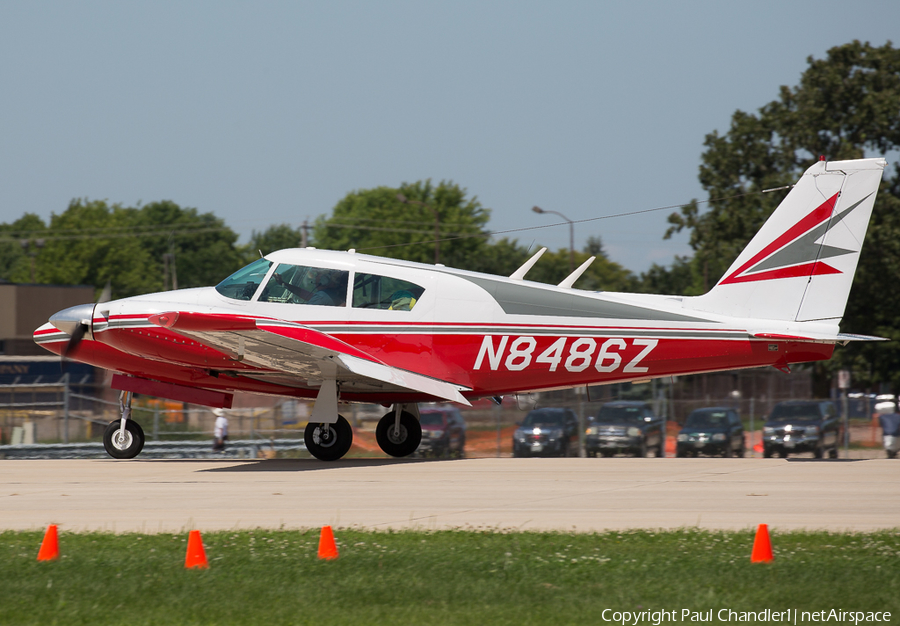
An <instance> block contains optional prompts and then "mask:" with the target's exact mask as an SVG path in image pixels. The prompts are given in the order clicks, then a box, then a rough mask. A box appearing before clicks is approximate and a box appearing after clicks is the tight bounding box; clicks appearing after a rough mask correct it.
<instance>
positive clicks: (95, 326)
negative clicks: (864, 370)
mask: <svg viewBox="0 0 900 626" xmlns="http://www.w3.org/2000/svg"><path fill="white" fill-rule="evenodd" d="M256 265H258V267H257V269H256V271H255V273H254V272H250V273H249V274H248V276H249V278H248V279H247V281H246V283H244V282H241V281H243V280H244V278H245V277H238V279H236V280H235V281H233V282H232V283H231V284H229V285H226V284H225V283H226V282H227V281H225V282H223V283H222V285H220V286H219V287H215V288H214V287H208V288H199V289H186V290H179V291H171V292H164V293H156V294H149V295H145V296H137V297H132V298H125V299H122V300H116V301H112V302H107V303H102V304H98V305H97V306H96V307H94V309H93V314H92V320H91V324H90V331H89V333H88V335H87V337H86V339H85V340H84V341H83V342H81V344H80V345H79V347H78V348H77V352H76V354H75V355H74V356H75V358H77V360H79V361H83V362H87V363H90V364H92V365H95V366H98V367H102V368H105V369H109V370H113V371H116V372H119V373H121V374H125V375H128V376H132V377H136V378H140V379H148V380H153V381H160V382H163V383H171V384H174V385H180V386H187V387H194V388H200V389H208V390H216V391H222V392H227V393H230V392H233V391H248V392H254V393H265V394H277V395H285V396H294V397H315V396H316V394H317V391H318V389H319V386H320V380H321V373H320V372H318V371H317V370H316V368H317V365H316V362H315V361H316V359H317V358H319V359H325V358H328V354H326V352H327V350H328V345H327V341H328V340H327V339H323V337H324V338H332V339H333V340H336V341H337V342H339V343H340V344H342V345H341V346H337V347H336V348H335V350H338V351H340V352H343V353H344V354H351V355H354V356H356V357H358V358H359V359H361V360H362V361H371V362H373V363H378V364H383V365H386V366H389V367H390V368H395V369H396V370H403V371H407V372H416V373H418V374H420V375H424V376H427V377H431V378H434V379H437V380H439V381H444V382H446V383H450V384H451V385H454V386H456V387H458V388H459V390H460V392H461V393H462V395H463V396H464V397H465V398H467V399H469V400H471V399H474V398H478V397H485V396H498V395H505V394H512V393H517V392H526V391H534V390H545V389H554V388H566V387H577V386H583V385H596V384H603V383H611V382H620V381H629V380H631V381H634V380H642V379H649V378H659V377H666V376H672V375H681V374H687V373H695V372H706V371H718V370H727V369H735V368H747V367H758V366H767V365H773V366H776V367H779V368H782V369H785V368H787V367H788V366H789V365H790V364H792V363H800V362H807V361H815V360H822V359H828V358H829V357H830V356H831V354H832V351H833V348H834V343H833V342H830V343H828V342H822V343H819V342H815V341H808V340H800V341H797V340H793V339H792V338H791V337H792V335H791V333H790V328H789V326H790V325H789V324H786V323H785V324H776V325H775V326H772V325H771V324H770V325H769V327H761V326H760V321H759V320H750V319H747V320H743V319H740V318H733V317H725V316H722V315H715V314H712V313H708V312H703V311H699V310H696V309H695V308H693V307H692V306H691V299H690V298H680V297H664V296H650V295H642V294H621V293H608V292H586V291H581V290H577V289H571V288H562V287H555V286H552V285H544V284H540V283H534V282H530V281H525V280H515V279H510V278H504V277H498V276H490V275H484V274H477V273H473V272H465V271H461V270H455V269H450V268H445V267H441V266H432V265H423V264H416V263H409V262H404V261H395V260H391V259H382V258H377V257H371V256H367V255H361V254H355V253H353V252H333V251H323V250H314V249H291V250H282V251H279V252H276V253H273V254H271V255H269V256H267V257H266V258H265V259H263V260H261V261H259V262H257V264H256ZM296 268H301V269H302V270H303V271H306V273H307V274H308V275H309V276H312V275H313V274H316V275H317V276H319V277H320V276H321V275H322V274H323V273H330V274H331V275H332V277H333V280H334V281H335V282H336V283H337V284H332V285H331V287H332V288H331V290H330V292H329V293H330V296H329V297H328V301H327V302H324V301H320V302H319V303H315V304H313V303H311V302H312V301H313V299H315V298H316V297H317V296H316V295H313V293H312V291H313V286H312V282H311V281H308V284H306V287H307V289H304V286H303V284H302V280H303V279H301V278H300V277H299V274H300V273H301V271H300V270H298V269H296ZM245 269H246V268H245ZM334 277H336V278H334ZM307 278H308V277H307ZM291 280H293V281H294V282H296V283H297V285H296V286H294V287H291V286H285V282H289V281H291ZM223 285H225V286H224V287H223ZM289 289H293V290H294V291H296V292H297V293H293V292H292V291H289ZM388 292H392V293H388ZM172 312H177V314H178V316H180V317H177V316H176V317H177V319H175V318H172V317H171V316H170V317H168V318H167V317H165V315H166V314H167V313H172ZM161 315H162V316H163V319H160V316H161ZM191 315H195V316H196V320H195V321H189V318H190V316H191ZM191 319H193V318H191ZM173 320H174V321H173ZM257 324H267V325H269V326H268V328H269V332H270V334H272V333H274V334H275V337H276V339H277V340H278V341H275V342H272V341H269V340H268V339H267V338H268V336H269V335H265V336H263V337H261V336H260V333H258V332H251V329H254V328H255V325H257ZM762 331H767V332H762ZM311 334H312V335H314V336H315V339H314V340H312V341H313V343H314V344H315V345H316V346H317V347H319V348H322V349H323V350H325V351H326V352H323V353H322V354H321V355H319V356H316V355H312V356H311V357H309V358H308V359H307V360H306V361H304V362H300V361H298V360H297V359H296V358H294V356H293V355H292V353H291V352H290V351H289V350H287V348H285V345H284V344H285V342H287V341H288V340H296V341H308V340H310V339H309V337H310V336H312V335H311ZM35 340H36V341H37V342H38V343H40V344H41V345H43V346H44V347H45V348H47V349H49V350H51V351H53V352H56V353H61V352H62V351H63V350H64V348H65V345H66V343H67V341H68V340H69V335H68V334H67V333H65V332H63V331H60V330H58V329H57V328H56V327H54V326H52V325H50V324H47V325H44V326H42V327H41V328H39V329H38V330H37V331H36V332H35ZM320 344H321V345H320ZM351 349H352V351H351ZM353 351H355V352H353ZM307 361H308V362H307ZM336 377H337V380H338V382H339V384H340V383H341V382H342V378H341V373H340V370H338V373H337V374H336ZM341 397H342V398H343V399H345V400H351V401H353V400H358V401H372V402H381V403H384V404H390V403H396V402H416V401H422V400H427V399H430V398H429V397H428V394H424V393H422V392H419V391H412V390H409V389H402V388H397V387H393V386H391V385H390V384H385V385H382V386H379V385H377V384H369V383H366V382H364V381H361V380H359V379H354V378H353V377H349V376H348V377H347V378H346V380H345V381H343V386H342V389H341Z"/></svg>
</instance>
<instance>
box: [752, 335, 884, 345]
mask: <svg viewBox="0 0 900 626" xmlns="http://www.w3.org/2000/svg"><path fill="white" fill-rule="evenodd" d="M750 336H751V337H754V338H756V339H774V340H777V341H810V342H815V343H847V342H849V341H889V340H888V339H887V338H886V337H873V336H872V335H852V334H849V333H836V334H831V333H814V332H813V333H810V332H804V333H802V334H794V333H770V332H757V333H753V332H751V333H750Z"/></svg>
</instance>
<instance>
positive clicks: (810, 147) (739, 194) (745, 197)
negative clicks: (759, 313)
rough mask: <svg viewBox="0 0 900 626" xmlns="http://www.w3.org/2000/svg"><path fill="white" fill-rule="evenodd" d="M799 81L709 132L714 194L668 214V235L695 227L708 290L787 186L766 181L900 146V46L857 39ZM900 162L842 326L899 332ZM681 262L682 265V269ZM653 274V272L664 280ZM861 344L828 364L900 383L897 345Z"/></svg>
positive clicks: (696, 268) (707, 159)
mask: <svg viewBox="0 0 900 626" xmlns="http://www.w3.org/2000/svg"><path fill="white" fill-rule="evenodd" d="M808 63H809V67H808V68H807V69H806V71H805V72H804V73H803V75H802V76H801V79H800V83H799V85H797V86H795V87H782V88H781V90H780V94H779V97H778V99H776V100H774V101H772V102H770V103H769V104H767V105H765V106H764V107H762V108H761V109H760V110H759V111H758V112H757V113H755V114H751V113H745V112H743V111H737V112H736V113H735V114H734V115H733V116H732V119H731V126H730V128H729V129H728V132H726V133H725V134H723V135H720V134H719V133H718V132H716V131H714V132H712V133H711V134H709V135H707V136H706V140H705V142H704V145H705V146H706V151H705V152H704V153H703V157H702V164H701V166H700V182H701V183H702V185H703V188H704V189H705V190H706V192H707V193H708V194H709V197H710V198H711V200H710V202H709V205H708V208H707V209H706V210H705V211H701V210H700V209H699V205H698V203H697V202H696V201H695V202H692V203H691V204H688V205H686V206H685V207H682V209H681V211H680V212H678V213H674V214H672V215H671V216H669V222H670V223H671V225H672V226H671V227H670V228H669V231H668V232H667V235H666V236H667V237H668V236H671V234H673V233H675V232H679V231H681V230H683V229H687V230H688V231H690V245H691V247H692V248H693V250H694V256H693V259H692V261H691V263H692V271H691V275H692V277H693V286H692V290H693V292H694V293H698V292H702V291H704V290H705V289H706V288H707V287H711V286H712V285H714V284H715V282H716V281H717V280H718V279H719V278H720V277H721V276H722V275H723V274H724V272H725V270H726V269H727V268H728V267H729V265H730V264H731V263H732V262H733V261H734V259H735V258H736V257H737V254H738V253H739V252H740V251H741V250H742V249H743V248H744V246H745V245H746V244H747V243H748V242H749V240H750V238H751V237H752V236H753V234H754V233H755V232H756V231H757V230H758V229H759V228H760V226H761V225H762V223H763V222H764V221H765V220H766V218H767V217H768V216H769V215H770V214H771V213H772V211H773V210H774V209H775V207H776V206H777V205H778V203H779V202H780V200H781V199H782V198H783V196H784V193H783V192H776V193H770V194H761V193H759V192H761V191H762V190H764V189H770V188H773V187H780V186H782V185H787V184H791V183H793V182H794V181H795V180H796V179H797V178H798V177H799V175H800V174H801V173H802V172H803V170H805V169H806V168H807V167H809V166H810V165H811V164H812V163H813V162H814V161H816V160H817V159H818V158H819V155H824V156H826V157H827V158H828V159H829V160H840V159H853V158H860V157H863V156H866V155H871V156H882V155H887V154H888V153H890V152H891V151H896V150H897V149H898V148H900V50H898V49H895V48H894V47H893V45H892V44H891V43H890V42H888V43H887V44H885V45H884V46H881V47H874V46H871V45H870V44H868V43H860V42H859V41H854V42H851V43H848V44H845V45H842V46H837V47H834V48H831V49H830V50H828V52H827V54H826V57H825V58H824V59H813V58H812V57H810V58H809V59H808ZM898 211H900V167H896V166H895V168H894V170H893V172H886V173H885V180H884V181H883V183H882V186H881V190H880V191H879V194H878V198H877V201H876V203H875V209H874V213H873V217H872V222H871V224H870V226H869V235H868V237H867V241H866V244H865V246H864V248H863V252H862V255H861V257H860V263H859V270H858V272H857V275H856V279H855V281H854V286H853V290H852V292H851V295H850V302H849V304H848V307H847V311H846V314H845V316H844V321H843V327H844V328H846V329H848V330H849V331H852V332H855V333H863V334H875V335H881V336H889V337H892V338H898V339H900V331H898V329H897V326H898V325H897V311H900V290H897V289H896V288H895V285H894V283H895V282H896V279H897V276H898V270H900V243H898V242H900V221H898V218H897V217H896V216H897V215H898ZM678 269H679V271H683V268H678ZM658 278H659V276H656V277H655V278H654V280H656V279H658ZM897 345H898V344H897V342H892V343H891V344H854V345H851V346H848V347H846V348H843V349H839V350H838V352H837V353H836V356H835V358H834V359H833V360H832V361H831V362H829V363H828V364H822V365H819V366H817V367H818V371H819V374H820V375H822V376H827V375H828V374H829V372H830V370H831V369H833V368H835V367H851V368H852V370H853V374H854V378H855V380H856V381H857V382H858V383H859V384H860V385H866V386H868V385H872V384H874V383H876V382H884V383H889V384H891V386H892V387H893V388H894V389H900V347H897Z"/></svg>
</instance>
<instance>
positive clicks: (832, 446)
mask: <svg viewBox="0 0 900 626" xmlns="http://www.w3.org/2000/svg"><path fill="white" fill-rule="evenodd" d="M840 443H841V421H840V418H839V417H838V412H837V408H836V407H835V405H834V402H831V401H830V400H788V401H786V402H779V403H778V404H776V405H775V407H774V408H773V409H772V413H771V414H770V415H769V419H768V421H766V423H765V424H763V456H765V457H766V458H769V457H771V456H772V455H773V454H778V455H779V456H782V457H786V456H787V455H788V454H790V453H792V452H812V453H813V454H814V455H815V457H816V458H817V459H821V458H822V457H823V456H825V450H828V452H829V455H830V456H831V458H832V459H836V458H837V456H838V446H840Z"/></svg>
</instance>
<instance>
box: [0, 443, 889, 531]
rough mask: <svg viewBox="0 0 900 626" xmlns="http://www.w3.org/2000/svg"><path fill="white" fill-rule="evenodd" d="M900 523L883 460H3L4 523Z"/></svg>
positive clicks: (134, 527) (560, 526) (141, 527)
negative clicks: (333, 461) (334, 461)
mask: <svg viewBox="0 0 900 626" xmlns="http://www.w3.org/2000/svg"><path fill="white" fill-rule="evenodd" d="M51 523H55V524H58V525H59V526H60V528H61V529H62V530H72V531H83V530H105V531H115V532H131V531H142V532H176V531H183V530H187V529H195V528H196V529H199V530H224V529H238V528H240V529H248V528H315V527H319V526H322V525H325V524H330V525H332V526H335V527H357V528H366V529H388V528H392V529H403V528H418V529H446V528H463V529H471V528H485V529H487V528H490V529H525V530H568V531H579V532H590V531H603V530H614V529H628V528H667V529H670V528H679V527H699V528H704V529H746V528H755V527H756V525H757V524H760V523H767V524H769V526H770V527H771V528H776V529H783V530H789V529H810V530H812V529H825V530H832V531H847V530H850V531H871V530H876V529H885V528H898V527H900V461H896V460H895V461H891V460H887V459H860V460H854V459H839V460H814V459H652V458H649V459H628V458H622V459H620V458H614V459H580V458H570V459H510V458H500V459H465V460H447V461H423V460H392V459H348V460H342V461H339V462H336V463H323V462H319V461H315V460H261V461H233V460H229V461H224V460H223V461H205V460H204V461H180V460H179V461H171V460H134V461H125V462H123V461H114V460H50V461H25V460H22V461H18V460H7V461H2V462H0V529H9V530H30V529H34V530H38V529H43V528H45V527H46V526H47V524H51Z"/></svg>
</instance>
